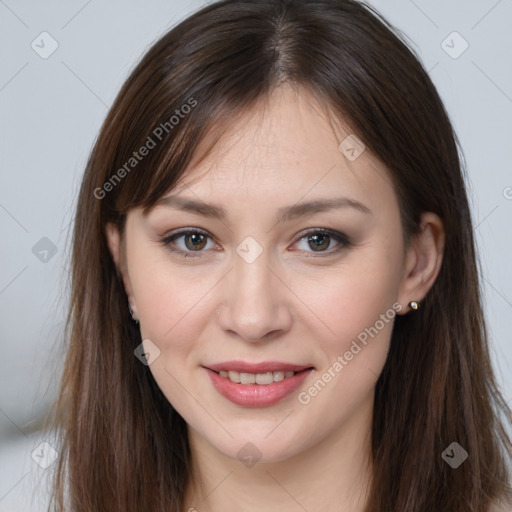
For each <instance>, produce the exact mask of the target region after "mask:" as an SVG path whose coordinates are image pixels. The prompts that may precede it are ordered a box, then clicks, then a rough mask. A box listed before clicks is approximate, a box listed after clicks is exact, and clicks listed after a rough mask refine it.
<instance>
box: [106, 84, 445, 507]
mask: <svg viewBox="0 0 512 512" xmlns="http://www.w3.org/2000/svg"><path fill="white" fill-rule="evenodd" d="M349 134H350V131H349V130H348V129H347V128H342V127H339V129H337V133H334V131H333V129H332V127H331V126H330V125H329V123H328V121H327V119H326V117H325V116H324V115H323V114H322V113H321V109H320V107H319V105H318V103H316V102H315V100H314V98H313V97H312V96H311V95H309V94H308V93H307V92H306V91H300V92H297V91H296V90H294V89H292V88H290V87H289V86H282V87H281V88H279V89H277V90H276V91H275V92H274V93H273V94H272V96H271V97H270V98H269V101H268V104H266V106H265V108H262V107H261V105H260V106H256V107H255V108H254V109H253V110H251V111H250V112H247V113H246V114H245V115H244V116H243V118H242V119H241V120H240V122H239V123H233V126H230V128H229V130H228V132H227V133H226V134H225V135H224V137H223V138H222V140H221V141H220V142H219V143H218V145H217V146H216V147H215V148H214V150H213V152H212V153H211V154H210V155H208V157H207V158H206V159H205V160H204V161H203V162H201V163H200V164H199V165H191V166H190V168H189V169H188V170H187V172H186V176H185V178H186V179H185V180H184V181H183V183H181V184H180V185H179V186H177V187H176V188H175V189H174V190H172V191H171V192H169V194H167V195H166V197H168V196H173V197H174V196H179V197H180V198H186V199H191V200H194V201H200V202H201V203H206V204H208V205H210V204H215V205H217V206H220V207H222V208H223V209H224V210H225V211H224V214H225V215H224V217H223V218H222V219H219V218H217V217H215V216H207V215H203V214H201V213H199V212H192V211H185V210H183V209H180V208H179V206H178V205H177V204H173V205H171V204H160V205H158V206H156V207H155V208H154V209H153V210H151V211H150V212H149V213H148V214H147V215H144V214H143V213H142V211H141V209H138V208H136V209H133V210H131V211H130V212H129V214H128V216H127V220H126V226H125V230H124V233H123V237H122V238H121V236H120V234H119V232H118V231H117V229H116V228H115V227H114V226H113V225H108V226H107V239H108V243H109V247H110V250H111V252H112V255H113V258H114V261H115V262H116V264H117V266H118V268H119V271H120V273H121V275H122V278H123V281H124V286H125V289H126V293H127V296H128V300H129V302H130V305H131V308H132V310H133V314H134V317H136V318H137V319H138V320H139V321H140V329H141V336H142V339H144V340H145V339H149V340H151V342H152V343H153V344H154V345H155V346H157V347H158V349H159V350H160V355H159V357H157V358H156V359H155V360H154V361H153V362H152V363H151V365H150V370H151V372H152V374H153V376H154V378H155V380H156V382H157V383H158V385H159V387H160V388H161V390H162V391H163V393H164V394H165V396H166V397H167V399H168V400H169V401H170V403H171V404H172V405H173V407H174V408H175V409H176V410H177V411H178V412H179V414H180V415H181V416H182V417H183V418H184V419H185V421H186V422H187V424H188V430H189V441H190V446H191V451H192V461H193V469H194V476H195V480H196V482H197V483H198V484H197V485H193V484H192V483H191V484H190V485H189V488H188V489H187V493H186V500H185V505H186V508H185V510H189V508H191V507H194V508H195V509H196V510H197V511H198V512H209V511H219V510H244V511H248V512H251V511H253V510H254V511H256V510H257V511H261V510H276V508H277V506H279V510H280V511H282V512H286V511H290V512H291V511H299V510H308V511H313V510H324V511H337V512H340V511H341V512H348V511H350V512H358V511H362V510H363V508H364V503H365V499H366V496H367V493H366V489H367V486H368V484H369V481H370V478H371V467H370V466H369V464H368V457H369V453H370V444H369V443H370V432H371V420H372V411H373V392H374V389H375V384H376V382H377V379H378V376H379V375H380V373H381V371H382V368H383V366H384V363H385V360H386V356H387V352H388V348H389V342H390V336H391V331H392V326H393V316H394V314H395V312H396V311H398V309H399V308H400V311H398V312H397V314H420V313H415V312H412V313H410V308H409V307H408V304H409V302H410V301H412V300H415V301H421V300H422V299H423V298H424V297H425V295H426V293H427V292H428V290H429V289H430V287H431V286H432V284H433V282H434V280H435V278H436V276H437V275H438V272H439V268H440V265H441V261H442V253H443V248H444V231H443V226H442V222H441V221H440V219H439V218H438V217H437V216H436V215H434V214H432V213H424V214H423V216H422V219H421V229H420V232H419V234H418V235H415V236H414V237H412V239H411V240H410V243H409V245H408V246H407V247H405V246H404V240H403V233H402V229H401V223H400V211H399V208H398V203H397V198H396V194H395V191H394V189H393V187H392V185H391V180H390V178H389V173H388V171H387V169H386V168H385V167H384V166H383V165H382V163H380V162H379V161H378V160H377V159H376V158H375V156H374V155H372V154H371V152H370V151H369V150H368V149H366V150H365V151H363V152H362V154H361V155H360V156H359V157H358V158H356V159H355V160H354V161H349V160H348V159H347V158H346V157H345V156H344V155H343V153H342V151H340V149H339V148H338V146H339V143H340V142H341V141H342V140H344V139H345V138H346V137H347V136H348V135H349ZM341 197H343V198H345V199H347V198H348V199H350V201H348V202H347V201H344V203H343V205H342V206H338V207H335V208H330V209H325V210H324V211H317V212H311V211H309V212H307V213H306V214H304V215H297V216H289V217H288V218H281V220H280V221H279V222H278V221H277V218H278V217H277V215H278V211H279V210H281V209H283V208H287V207H290V206H293V205H295V206H296V205H297V204H302V203H305V202H309V201H313V200H324V199H338V198H341ZM356 202H357V204H358V205H359V206H354V204H355V203H356ZM180 228H198V229H200V230H202V231H204V232H206V233H207V237H206V238H201V237H197V235H196V237H195V238H194V236H193V235H188V236H181V237H179V238H176V239H175V240H174V241H173V242H172V243H171V247H173V248H176V249H178V250H180V249H181V250H182V251H184V252H187V253H188V254H189V257H187V258H185V257H184V256H182V255H180V254H178V253H175V252H170V251H169V248H168V246H165V245H164V244H163V243H162V242H161V240H162V239H163V238H165V237H168V236H169V235H170V234H174V233H175V231H176V230H178V229H180ZM322 228H323V229H328V230H331V231H334V232H339V233H343V234H344V235H346V237H348V240H349V243H348V244H345V243H343V241H338V240H337V239H336V238H335V237H334V236H331V237H330V238H329V236H328V235H325V233H324V234H322V233H318V229H322ZM315 230H316V231H315ZM315 234H316V235H317V237H316V238H315ZM248 236H250V237H252V238H253V239H254V240H255V241H256V242H257V244H258V245H259V247H260V248H261V249H262V252H261V254H260V255H259V256H258V257H257V258H256V259H254V261H250V262H248V261H247V260H246V259H244V258H243V257H242V256H241V255H240V254H243V253H241V252H240V251H239V252H237V247H239V246H240V244H241V242H242V241H244V239H246V237H248ZM308 237H309V238H308ZM315 241H316V242H315ZM200 242H201V243H200ZM251 243H253V242H251ZM318 246H320V249H319V250H318ZM242 247H245V249H247V245H245V246H244V245H242ZM251 247H252V248H251V251H254V250H255V249H254V246H251ZM315 249H317V250H315ZM190 255H191V256H190ZM192 256H195V257H192ZM393 304H395V306H396V304H398V305H399V308H395V309H393ZM390 312H391V314H390ZM386 313H388V315H389V316H388V317H387V321H386V322H382V321H381V322H380V323H379V324H378V325H377V323H376V322H377V321H378V320H379V318H382V317H381V315H383V314H386ZM381 324H382V327H381ZM372 326H377V327H378V329H377V330H378V333H377V334H374V335H373V336H372V337H371V338H368V343H367V344H366V345H364V346H363V345H362V344H361V343H359V345H360V346H361V350H360V351H359V352H358V353H357V355H354V356H353V358H350V360H348V358H345V359H344V361H345V363H346V364H345V363H344V365H343V369H342V370H341V371H337V372H336V371H333V369H332V368H333V364H334V363H335V362H336V361H337V360H338V361H339V359H338V357H339V356H343V355H344V354H345V353H346V352H347V351H350V347H351V346H352V345H351V344H352V343H353V341H354V340H357V339H358V338H357V337H358V335H360V334H361V333H362V332H363V331H364V330H365V329H367V328H370V327H372ZM349 357H350V355H349ZM230 360H242V361H248V362H255V363H258V362H262V361H281V362H289V363H293V364H296V365H304V366H307V367H312V368H313V370H312V371H310V372H309V373H308V374H307V377H306V380H305V381H304V382H303V383H302V384H301V385H300V387H299V388H298V389H296V390H294V391H293V392H292V393H291V394H289V395H287V396H286V397H285V398H283V399H281V400H279V401H278V402H277V403H274V404H272V405H267V406H256V407H248V406H243V405H239V404H235V403H233V402H232V401H230V400H228V399H226V398H225V397H224V396H223V395H221V394H220V393H219V392H218V391H217V389H216V388H215V387H214V386H213V385H212V381H211V379H210V376H209V375H208V372H209V370H208V369H207V368H206V367H208V365H212V364H214V363H219V362H223V361H230ZM329 369H330V375H331V379H328V380H329V382H328V383H327V384H326V385H325V386H324V387H323V388H322V389H321V391H320V392H318V393H317V394H315V393H314V391H313V392H311V393H310V394H309V395H308V396H309V398H310V399H309V401H307V403H306V401H305V400H303V401H302V402H301V401H300V400H299V396H303V397H304V393H308V390H310V389H311V387H312V386H313V385H314V383H315V382H316V381H318V379H319V378H321V377H322V375H324V374H325V373H326V372H327V373H329ZM240 385H242V384H240ZM301 392H302V393H303V394H302V395H300V393H301ZM248 442H250V443H252V445H254V446H255V447H256V448H257V450H258V454H256V452H255V451H254V448H253V447H252V445H250V446H251V448H246V450H247V449H248V450H249V452H250V454H251V455H254V456H255V457H257V456H261V458H260V459H259V460H258V461H257V463H256V464H255V465H253V466H252V467H248V466H247V465H246V464H244V461H243V460H241V457H240V456H238V455H237V454H238V452H239V450H240V449H241V448H242V447H244V445H246V443H248ZM251 450H252V451H251Z"/></svg>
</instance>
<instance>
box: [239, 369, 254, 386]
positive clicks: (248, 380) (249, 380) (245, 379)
mask: <svg viewBox="0 0 512 512" xmlns="http://www.w3.org/2000/svg"><path fill="white" fill-rule="evenodd" d="M255 382H256V375H255V374H254V373H244V372H241V373H240V384H254V383H255Z"/></svg>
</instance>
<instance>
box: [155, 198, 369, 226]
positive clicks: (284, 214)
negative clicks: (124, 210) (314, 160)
mask: <svg viewBox="0 0 512 512" xmlns="http://www.w3.org/2000/svg"><path fill="white" fill-rule="evenodd" d="M155 206H168V207H170V208H176V209H178V210H182V211H186V212H190V213H196V214H199V215H203V216H205V217H213V218H216V219H219V220H224V219H225V218H226V217H227V212H226V210H225V209H224V208H222V206H220V205H217V204H214V203H211V204H208V203H205V202H203V201H197V200H195V199H188V198H184V197H179V196H167V197H163V198H161V199H160V200H158V201H157V203H156V204H155ZM337 208H354V209H356V210H359V211H360V212H362V213H365V214H371V213H372V211H371V210H370V208H368V207H367V206H365V205H364V204H363V203H361V202H360V201H356V200H355V199H350V198H348V197H338V198H331V199H316V200H313V201H308V202H305V203H296V204H294V205H292V206H285V207H283V208H279V210H278V211H277V222H286V221H289V220H292V219H295V218H297V217H303V216H306V215H313V214H315V213H321V212H325V211H328V210H333V209H337Z"/></svg>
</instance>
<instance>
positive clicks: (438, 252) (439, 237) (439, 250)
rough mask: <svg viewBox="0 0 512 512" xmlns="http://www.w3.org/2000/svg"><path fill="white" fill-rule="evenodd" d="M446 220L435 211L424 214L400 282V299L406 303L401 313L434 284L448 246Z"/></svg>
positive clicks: (413, 237) (409, 250)
mask: <svg viewBox="0 0 512 512" xmlns="http://www.w3.org/2000/svg"><path fill="white" fill-rule="evenodd" d="M445 239H446V236H445V231H444V226H443V222H442V221H441V219H440V218H439V216H437V215H436V214H435V213H432V212H425V213H423V214H422V215H421V219H420V229H419V232H418V233H416V234H414V235H413V236H412V237H411V240H410V243H409V246H408V247H407V250H406V256H405V264H404V270H403V276H402V282H401V283H400V289H399V295H398V302H399V303H400V304H404V305H407V307H405V308H403V309H402V314H404V313H407V312H408V311H410V310H411V308H410V307H409V306H408V304H409V303H410V302H411V301H416V302H420V301H421V300H423V299H424V298H425V296H426V295H427V293H428V291H429V290H430V288H431V287H432V285H433V284H434V282H435V280H436V278H437V276H438V274H439V270H440V269H441V263H442V261H443V253H444V246H445Z"/></svg>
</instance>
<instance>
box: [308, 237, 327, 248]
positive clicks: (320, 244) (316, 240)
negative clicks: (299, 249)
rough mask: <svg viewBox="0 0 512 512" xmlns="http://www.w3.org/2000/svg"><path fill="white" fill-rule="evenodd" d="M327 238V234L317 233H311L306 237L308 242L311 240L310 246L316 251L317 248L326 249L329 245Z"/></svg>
mask: <svg viewBox="0 0 512 512" xmlns="http://www.w3.org/2000/svg"><path fill="white" fill-rule="evenodd" d="M329 240H330V238H329V235H321V234H318V235H311V236H310V237H309V239H308V243H309V244H311V242H313V244H314V245H310V247H311V248H312V249H313V250H314V251H317V250H319V249H326V248H327V247H329Z"/></svg>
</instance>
